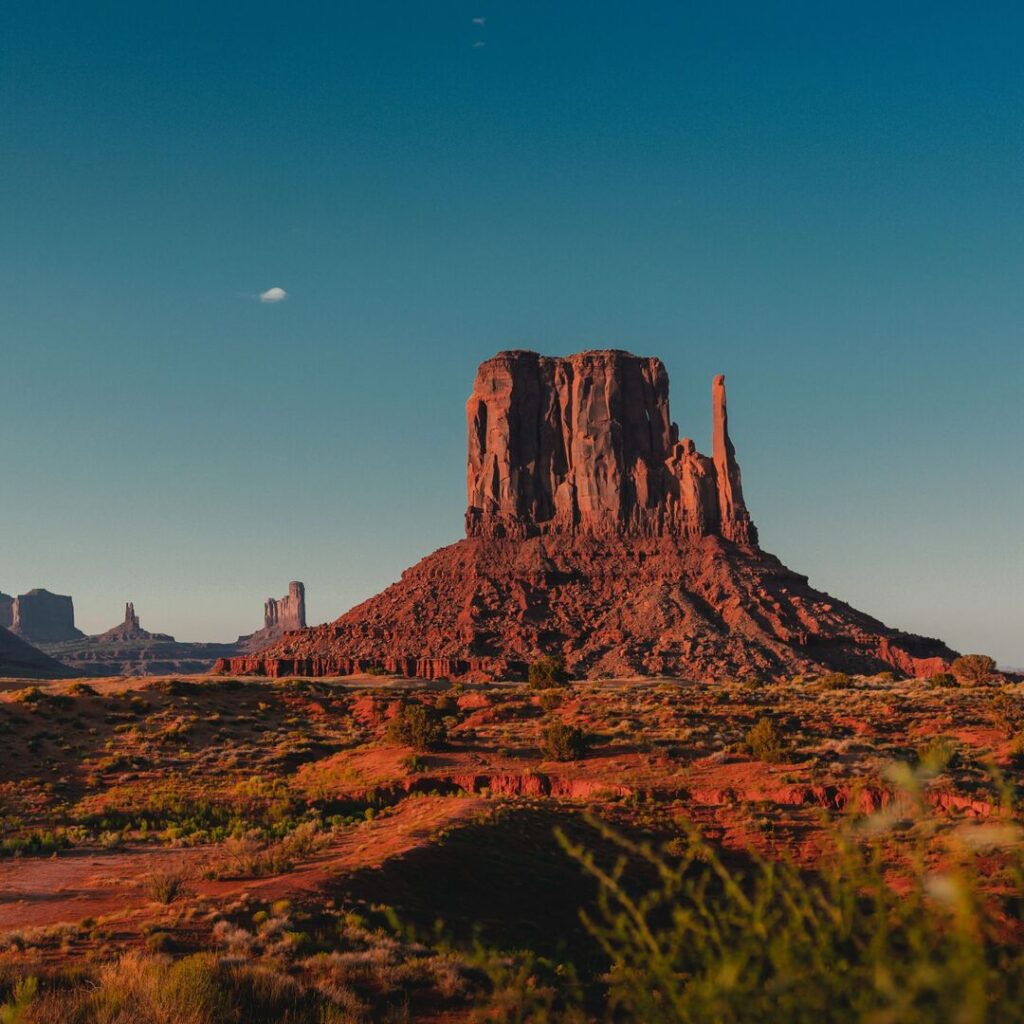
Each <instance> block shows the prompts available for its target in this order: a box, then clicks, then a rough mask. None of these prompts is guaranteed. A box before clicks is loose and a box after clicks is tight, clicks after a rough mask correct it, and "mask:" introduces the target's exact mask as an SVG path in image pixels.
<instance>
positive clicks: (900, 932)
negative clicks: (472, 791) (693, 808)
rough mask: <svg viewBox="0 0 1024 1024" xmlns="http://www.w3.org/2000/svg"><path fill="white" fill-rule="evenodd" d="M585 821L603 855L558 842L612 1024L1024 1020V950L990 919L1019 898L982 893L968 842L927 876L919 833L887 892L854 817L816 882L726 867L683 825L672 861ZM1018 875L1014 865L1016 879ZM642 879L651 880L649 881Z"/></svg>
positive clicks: (769, 865) (759, 860)
mask: <svg viewBox="0 0 1024 1024" xmlns="http://www.w3.org/2000/svg"><path fill="white" fill-rule="evenodd" d="M591 823H592V824H593V825H594V827H595V828H596V829H597V830H598V831H599V832H600V834H601V837H602V840H603V842H604V844H606V846H607V845H608V844H610V845H611V847H612V849H613V850H615V851H616V852H615V853H614V854H606V855H602V857H601V859H600V860H599V858H598V856H597V855H595V854H594V853H593V852H592V851H591V850H589V849H587V848H585V846H583V845H582V844H578V843H573V842H572V841H570V840H568V839H567V838H566V837H565V836H564V835H560V840H561V842H562V845H563V847H564V848H565V849H566V850H567V851H568V852H569V854H570V855H571V856H572V857H574V858H575V859H576V860H577V861H578V862H579V863H580V864H581V865H582V866H583V868H584V870H585V871H586V872H587V873H589V874H590V875H591V876H592V877H593V878H594V879H595V880H596V882H597V884H598V887H599V898H598V900H597V904H596V908H594V909H593V910H588V911H587V912H586V913H585V914H584V924H585V926H586V928H587V930H588V931H589V932H590V934H591V935H592V936H593V937H594V938H595V939H596V941H597V942H598V944H599V945H600V946H601V948H602V949H603V950H604V952H605V954H606V955H607V956H608V958H609V960H610V961H611V969H610V971H609V973H608V976H607V977H608V991H607V1013H608V1017H607V1019H609V1020H624V1021H625V1020H628V1021H644V1022H645V1024H684V1022H685V1024H696V1022H700V1021H717V1022H723V1024H755V1022H756V1024H816V1022H819V1021H828V1022H830V1024H868V1022H875V1024H880V1022H889V1024H896V1022H899V1024H936V1022H942V1024H953V1022H971V1024H983V1022H985V1024H988V1022H991V1024H994V1022H996V1021H1020V1020H1021V1019H1022V1017H1024V1013H1022V1010H1021V1003H1020V998H1021V991H1022V989H1024V949H1022V947H1021V945H1020V944H1019V942H1018V941H1017V939H1016V938H1015V936H1013V935H1012V934H1011V933H1009V932H1007V930H1006V929H1005V928H1001V927H999V926H998V925H997V923H996V922H997V921H998V920H999V918H1000V915H1001V914H1002V913H1005V912H1007V910H1009V908H1010V907H1012V905H1013V904H1014V902H1015V901H1016V899H1017V893H1016V892H1013V893H1010V894H1009V895H1007V896H1006V897H1005V899H1003V900H1002V901H1001V902H1000V899H998V898H995V897H991V895H990V894H982V892H981V891H980V890H979V888H978V884H979V883H978V876H977V873H976V865H975V862H974V859H975V858H976V857H977V852H976V848H975V847H974V846H973V844H972V843H971V842H970V841H969V840H968V839H967V838H966V837H961V839H959V840H951V841H950V842H951V845H950V848H949V849H947V850H945V853H946V860H945V861H944V867H943V869H942V872H941V873H936V871H935V869H934V867H930V866H929V864H930V863H931V861H930V860H929V858H928V857H927V856H926V853H927V852H929V850H930V848H931V850H932V851H933V850H934V845H933V843H934V835H935V833H934V828H933V827H929V824H930V823H929V822H928V821H927V820H925V821H922V822H921V828H920V829H919V830H917V831H916V833H915V835H914V837H912V838H911V839H910V842H911V843H912V844H915V845H914V847H913V848H912V849H911V851H909V852H910V856H908V857H907V859H906V867H905V868H904V869H902V871H901V878H900V884H899V885H894V884H892V882H893V879H892V878H891V877H890V872H891V870H892V863H891V861H888V860H887V859H886V858H885V857H884V856H882V850H883V849H884V846H885V843H886V842H887V841H891V840H890V837H885V836H878V837H877V838H876V839H874V840H872V841H866V840H864V839H863V835H864V833H863V832H860V831H858V830H857V828H856V823H855V822H853V821H851V822H849V823H848V825H847V824H843V825H840V826H837V827H834V829H833V834H832V836H831V839H832V840H833V842H832V843H830V847H831V850H832V852H831V853H830V855H829V856H828V857H826V858H824V859H823V860H822V862H821V864H820V865H819V867H818V868H817V869H815V871H813V872H807V871H805V870H801V869H799V868H798V867H797V866H796V865H795V864H793V863H791V862H789V861H786V860H782V861H779V860H774V861H773V860H770V859H767V858H764V857H762V856H760V855H758V854H756V853H750V854H748V856H747V857H746V858H745V860H744V861H742V862H740V863H737V861H736V859H735V858H734V857H725V856H723V855H722V853H721V852H720V851H719V850H718V848H717V847H715V846H713V845H712V844H710V843H708V842H707V841H705V840H704V839H703V838H702V836H701V834H700V831H699V829H698V828H697V827H696V826H695V825H690V824H688V823H685V822H684V823H683V836H682V841H681V843H680V844H679V846H678V847H677V849H678V851H679V852H678V854H677V855H673V856H672V857H671V858H670V857H668V856H667V855H663V854H660V853H658V852H657V851H655V850H653V849H652V848H651V847H649V846H647V845H641V844H637V843H634V842H631V841H630V840H628V839H627V838H625V837H623V836H621V835H619V834H618V833H616V832H614V831H613V830H611V829H610V828H608V827H607V826H606V825H603V824H601V823H600V822H597V821H595V820H593V819H591ZM984 828H985V826H980V827H979V831H978V836H979V838H980V836H981V835H982V834H983V833H984ZM954 844H955V845H954ZM605 856H610V857H611V858H612V863H611V864H606V863H603V862H602V861H603V860H604V857H605ZM616 860H617V861H618V863H616V862H615V861H616ZM1021 867H1022V865H1021V863H1020V856H1019V854H1018V855H1014V857H1013V861H1012V864H1011V865H1010V869H1011V871H1012V874H1013V876H1014V877H1015V878H1016V879H1018V882H1019V879H1020V877H1021V874H1020V872H1021ZM652 870H653V871H654V872H655V873H656V874H655V877H656V879H657V881H656V882H654V883H651V882H647V883H646V884H644V882H643V881H642V880H643V879H645V878H647V879H649V878H650V877H651V873H652ZM652 884H653V888H651V885H652ZM638 889H639V891H640V893H641V895H638ZM1010 912H1011V913H1012V914H1013V915H1014V916H1016V914H1015V911H1012V910H1011V911H1010Z"/></svg>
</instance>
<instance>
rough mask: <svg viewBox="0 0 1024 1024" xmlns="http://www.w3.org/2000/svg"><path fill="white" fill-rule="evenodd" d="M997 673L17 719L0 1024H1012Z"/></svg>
mask: <svg viewBox="0 0 1024 1024" xmlns="http://www.w3.org/2000/svg"><path fill="white" fill-rule="evenodd" d="M954 667H955V666H954ZM975 669H976V671H975V670H970V671H969V672H968V674H964V671H963V670H961V671H960V675H959V676H958V675H955V674H954V673H950V676H951V678H952V680H953V683H952V685H949V684H947V683H946V682H944V681H939V682H936V681H935V680H925V681H921V682H900V681H898V680H894V679H892V678H869V679H865V678H858V677H849V676H842V677H839V678H835V677H832V678H830V677H827V676H822V677H815V678H805V679H798V680H792V681H788V682H783V683H779V682H771V681H756V680H755V681H751V680H746V681H743V682H736V683H725V684H713V685H712V684H679V683H675V682H671V681H662V682H657V681H654V682H644V683H637V684H630V683H627V684H619V683H609V684H604V683H573V684H568V683H562V684H556V685H555V686H549V685H543V686H540V687H530V686H527V687H522V686H507V687H506V686H489V687H470V686H455V687H444V686H436V687H426V686H416V685H415V684H413V685H411V686H408V687H405V688H398V689H395V688H393V687H390V686H389V684H387V683H380V682H376V681H375V682H374V683H372V684H370V685H364V686H362V687H360V686H351V685H345V684H341V683H334V682H330V681H316V682H310V681H289V680H285V681H280V682H274V683H263V682H239V683H235V682H232V681H230V680H227V681H218V682H212V681H211V682H209V683H206V682H187V681H167V682H157V683H149V684H141V683H132V684H119V685H118V686H116V687H113V688H109V687H104V686H103V685H100V684H96V685H95V686H89V687H88V688H82V687H68V686H66V685H64V684H53V685H51V686H45V685H44V686H39V687H32V688H22V689H20V690H14V691H12V692H11V693H9V694H7V695H6V696H5V697H0V741H6V743H5V745H4V746H3V747H2V750H0V767H2V775H0V778H2V779H4V780H6V781H3V782H0V826H2V841H0V852H2V853H3V854H4V855H5V859H4V860H3V861H2V862H0V892H4V893H7V892H9V893H11V894H12V895H11V897H10V898H8V897H7V896H6V895H4V897H3V898H0V1007H3V1009H2V1010H0V1021H3V1022H11V1021H18V1022H26V1024H27V1022H39V1024H56V1022H58V1021H60V1022H63V1021H74V1022H81V1024H101V1022H102V1024H128V1022H133V1024H134V1022H140V1024H165V1022H171V1021H174V1022H175V1024H177V1022H182V1024H190V1022H195V1024H220V1022H222V1021H223V1022H243V1021H244V1022H248V1021H253V1022H257V1021H259V1022H261V1021H269V1020H274V1021H277V1020H280V1021H293V1022H305V1021H317V1022H332V1021H354V1022H362V1021H426V1022H432V1021H433V1022H437V1024H440V1022H442V1021H443V1022H446V1024H452V1022H457V1021H466V1022H469V1021H471V1020H492V1021H536V1022H543V1021H570V1022H571V1021H601V1020H606V1019H607V1020H614V1021H652V1022H691V1021H692V1022H704V1021H723V1022H726V1024H728V1022H736V1024H745V1022H748V1021H750V1022H760V1021H765V1022H769V1024H772V1022H780V1024H781V1022H786V1024H789V1022H801V1021H808V1022H810V1021H836V1022H844V1024H845V1022H858V1024H860V1022H864V1024H868V1022H871V1024H881V1022H893V1024H897V1022H899V1024H902V1022H904V1021H906V1022H910V1024H916V1022H921V1024H925V1022H931V1021H939V1022H945V1021H948V1022H950V1024H954V1022H956V1024H961V1022H965V1024H982V1022H989V1021H993V1022H994V1021H1014V1020H1022V1019H1024V1010H1022V1009H1020V1007H1022V1006H1024V1000H1022V998H1021V997H1022V995H1024V992H1022V991H1021V989H1022V986H1024V963H1022V960H1021V951H1022V949H1024V945H1022V943H1024V921H1022V919H1021V915H1022V907H1024V871H1022V859H1021V849H1022V836H1021V831H1020V825H1021V820H1022V813H1024V801H1022V792H1021V791H1020V790H1019V788H1018V786H1019V783H1020V772H1021V770H1022V764H1024V685H1022V684H1020V683H1017V682H1015V681H1012V680H1005V679H1002V678H1001V677H999V676H998V675H995V674H993V673H992V671H991V669H990V668H986V667H985V666H984V665H981V666H977V665H976V666H975ZM971 673H973V674H971ZM834 675H835V676H837V675H838V674H834ZM26 690H27V691H28V695H27V696H26ZM556 834H557V837H556ZM55 871H56V872H57V874H54V872H55ZM37 877H38V879H39V880H38V881H36V880H35V879H36V878H37ZM53 879H59V881H57V882H54V881H48V880H53ZM581 914H582V918H581V916H580V915H581ZM435 921H441V922H443V923H441V924H439V925H438V926H437V927H435Z"/></svg>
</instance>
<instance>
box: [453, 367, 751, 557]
mask: <svg viewBox="0 0 1024 1024" xmlns="http://www.w3.org/2000/svg"><path fill="white" fill-rule="evenodd" d="M466 419H467V437H468V449H469V455H468V474H467V491H468V496H469V507H468V509H467V510H466V532H467V534H468V535H469V536H479V537H531V536H537V535H539V534H548V533H568V534H575V533H579V534H591V535H594V536H609V535H612V534H616V535H620V536H647V535H660V534H672V535H680V536H690V537H703V536H708V535H710V534H714V533H718V534H720V535H721V536H723V537H726V538H727V539H729V540H733V541H736V542H737V543H741V544H753V543H756V542H757V532H756V530H755V529H754V526H753V523H751V521H750V516H749V514H748V513H747V510H746V507H745V506H744V504H743V492H742V488H741V487H740V473H739V466H738V465H737V463H736V456H735V452H734V450H733V447H732V442H731V441H730V440H729V435H728V429H727V424H726V415H725V384H724V378H722V377H717V378H716V379H715V386H714V422H715V458H714V461H712V460H709V459H706V458H705V457H704V456H702V455H699V454H697V452H696V451H695V450H694V447H693V443H692V442H691V441H689V440H688V439H684V440H683V441H682V442H680V441H679V440H678V437H679V430H678V428H677V427H676V425H675V424H674V423H673V422H672V421H671V417H670V415H669V401H668V375H667V374H666V373H665V367H664V366H663V365H662V362H661V360H660V359H653V358H639V357H637V356H633V355H630V354H629V353H627V352H619V351H607V352H582V353H580V354H579V355H575V356H569V357H568V358H564V359H553V358H547V357H545V356H539V355H537V354H536V353H535V352H518V351H517V352H503V353H501V354H500V355H497V356H495V357H494V358H493V359H488V360H487V362H485V363H484V364H483V365H482V366H481V367H480V369H479V371H478V373H477V377H476V383H475V384H474V387H473V394H472V395H471V396H470V399H469V402H468V403H467V407H466Z"/></svg>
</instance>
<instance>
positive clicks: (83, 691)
mask: <svg viewBox="0 0 1024 1024" xmlns="http://www.w3.org/2000/svg"><path fill="white" fill-rule="evenodd" d="M67 692H68V695H69V696H71V697H95V696H96V688H95V687H93V686H90V685H89V684H88V683H72V684H71V685H70V686H69V687H68V689H67Z"/></svg>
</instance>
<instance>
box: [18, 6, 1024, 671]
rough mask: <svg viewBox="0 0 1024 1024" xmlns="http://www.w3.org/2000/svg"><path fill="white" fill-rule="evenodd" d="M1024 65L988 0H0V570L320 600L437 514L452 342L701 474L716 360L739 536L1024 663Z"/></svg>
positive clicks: (216, 617) (254, 607)
mask: <svg viewBox="0 0 1024 1024" xmlns="http://www.w3.org/2000/svg"><path fill="white" fill-rule="evenodd" d="M481 22H482V23H481ZM1022 44H1024V8H1022V7H1021V5H1020V4H1019V3H1006V4H1000V3H985V4H962V3H941V2H938V3H937V2H931V3H901V4H892V3H877V4H875V3H862V4H831V3H826V4H823V3H821V2H820V0H814V2H785V3H783V2H780V3H763V2H758V3H753V2H751V3H723V2H715V3H706V4H700V5H694V4H685V3H679V2H666V3H631V4H624V3H613V2H599V3H594V2H593V0H591V2H587V3H583V2H560V3H557V4H555V3H551V2H550V0H549V2H545V3H541V2H529V0H515V2H513V0H478V2H474V3H463V2H461V0H451V2H448V0H435V2H426V0H419V2H415V3H412V2H401V0H390V2H388V3H380V2H379V0H376V2H367V3H353V2H336V3H331V4H327V3H324V4H318V5H307V4H304V3H301V2H299V3H292V4H286V5H281V4H230V5H229V4H209V3H203V4H199V3H190V2H182V0H176V2H174V3H173V4H171V3H158V2H146V3H141V4H140V3H138V2H137V0H133V2H130V3H127V2H126V3H104V2H102V0H101V2H97V3H91V4H82V3H80V2H76V3H40V2H38V0H32V2H24V0H13V2H8V3H7V4H5V5H4V16H3V30H2V33H0V289H2V291H0V355H2V360H0V436H2V439H3V441H2V452H3V454H2V465H3V472H2V474H0V545H2V547H0V556H2V557H0V590H3V591H6V592H8V593H15V594H17V593H20V592H22V591H24V590H27V589H28V588H30V587H34V586H45V587H48V588H49V589H51V590H54V591H57V592H60V593H70V594H72V595H73V596H74V598H75V606H76V611H77V616H78V623H79V625H80V626H81V627H82V628H84V629H86V630H87V631H93V632H95V631H98V630H100V629H103V628H106V627H108V626H110V625H113V624H114V623H115V622H117V621H118V620H120V618H121V615H122V609H123V602H124V601H126V600H134V602H135V606H136V608H137V609H138V611H139V613H140V615H141V618H142V623H143V625H144V626H147V627H148V628H150V629H154V630H160V631H164V632H170V633H173V634H175V635H176V636H178V637H179V638H181V639H190V640H197V639H228V638H233V637H234V636H235V635H237V634H238V633H240V632H248V631H250V630H252V629H254V628H256V627H257V626H259V625H260V624H261V618H262V602H263V599H264V598H265V597H267V596H269V595H280V594H283V593H284V592H285V590H286V585H287V582H288V580H290V579H302V580H304V581H305V583H306V586H307V595H308V605H309V613H310V618H311V620H312V621H323V620H326V619H330V618H333V617H335V616H336V615H338V614H340V613H341V612H342V611H344V610H345V609H347V608H348V607H349V606H350V605H352V604H353V603H355V602H357V601H358V600H361V599H363V598H365V597H367V596H369V595H370V594H372V593H374V592H375V591H377V590H379V589H381V588H382V587H383V586H385V585H386V584H388V583H390V582H391V581H393V580H394V579H396V578H397V577H398V575H399V574H400V572H401V570H402V569H404V568H405V567H406V566H408V565H410V564H412V563H413V562H414V561H416V560H417V559H418V558H419V557H421V556H422V555H424V554H426V553H428V552H429V551H431V550H433V549H435V548H437V547H439V546H441V545H443V544H446V543H449V542H451V541H453V540H456V539H457V538H458V537H459V536H460V535H461V532H462V512H463V509H464V505H465V426H464V402H465V399H466V397H467V396H468V393H469V390H470V386H471V383H472V379H473V375H474V372H475V369H476V365H477V364H478V363H479V362H480V361H481V360H482V359H484V358H486V357H488V356H490V355H492V354H493V353H494V352H496V351H498V350H500V349H502V348H509V347H529V348H535V349H538V350H540V351H543V352H546V353H550V354H557V353H569V352H573V351H577V350H579V349H582V348H595V347H605V346H613V347H620V348H627V349H630V350H632V351H634V352H637V353H640V354H644V355H658V356H661V357H662V358H663V359H664V361H665V363H666V364H667V366H668V370H669V374H670V378H671V382H672V396H673V415H674V418H675V419H676V420H677V421H678V422H679V424H680V427H681V429H682V431H683V433H685V434H690V435H691V436H693V437H694V438H695V439H696V440H697V442H698V446H700V447H702V448H703V450H705V451H707V450H708V446H709V435H710V387H711V377H712V375H713V374H714V373H717V372H724V373H725V374H726V375H727V379H728V387H729V409H730V425H731V428H732V433H733V439H734V441H735V443H736V447H737V451H738V455H739V459H740V463H741V465H742V468H743V474H744V485H745V492H746V497H747V502H748V504H749V506H750V508H751V511H752V514H753V516H754V519H755V521H756V522H757V524H758V526H759V528H760V530H761V537H762V542H763V544H764V546H765V547H766V548H767V549H769V550H770V551H773V552H775V553H776V554H778V555H779V556H780V557H781V558H782V559H783V560H784V561H785V562H787V563H788V564H789V565H790V566H791V567H792V568H795V569H797V570H799V571H801V572H805V573H807V574H809V576H810V578H811V582H812V583H813V584H814V585H816V586H818V587H821V588H822V589H825V590H827V591H829V592H830V593H833V594H835V595H837V596H840V597H842V598H844V599H846V600H849V601H851V602H852V603H853V604H855V605H857V606H859V607H861V608H863V609H865V610H866V611H869V612H871V613H873V614H875V615H878V616H879V617H881V618H883V619H884V620H885V621H887V622H888V623H890V624H892V625H896V626H899V627H902V628H905V629H913V630H915V631H920V632H924V633H927V634H930V635H940V636H942V637H943V638H945V639H946V640H947V641H948V642H949V643H950V644H952V645H953V646H954V647H957V648H959V649H962V650H980V651H985V652H989V653H991V654H993V655H995V656H996V657H998V658H999V659H1000V661H1001V662H1002V663H1004V664H1008V665H1018V666H1022V665H1024V610H1022V605H1024V601H1022V586H1021V580H1022V577H1024V542H1022V527H1021V520H1022V509H1024V472H1022V451H1024V412H1022V409H1024V405H1022V385H1024V354H1022V352H1024V345H1022V334H1024V332H1022V325H1024V203H1022V199H1024V136H1022V126H1024V62H1022V61H1021V58H1020V54H1021V49H1022ZM271 287H280V288H283V289H285V290H286V291H287V292H288V298H287V299H286V300H285V301H282V302H278V303H262V302H260V301H258V298H257V296H258V295H259V293H261V292H263V291H265V290H267V289H269V288H271Z"/></svg>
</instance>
